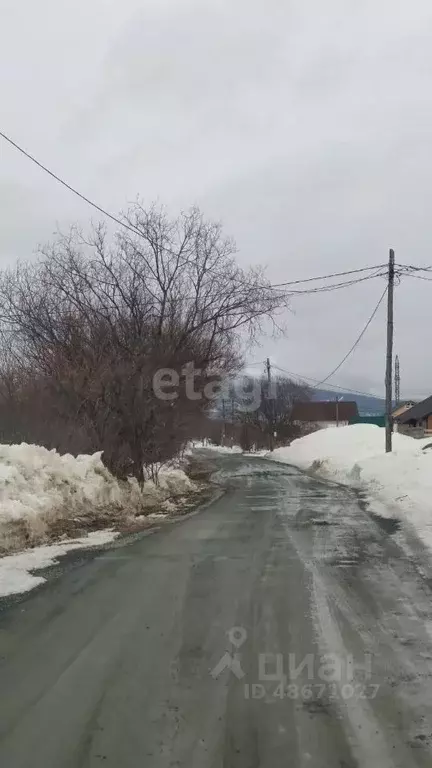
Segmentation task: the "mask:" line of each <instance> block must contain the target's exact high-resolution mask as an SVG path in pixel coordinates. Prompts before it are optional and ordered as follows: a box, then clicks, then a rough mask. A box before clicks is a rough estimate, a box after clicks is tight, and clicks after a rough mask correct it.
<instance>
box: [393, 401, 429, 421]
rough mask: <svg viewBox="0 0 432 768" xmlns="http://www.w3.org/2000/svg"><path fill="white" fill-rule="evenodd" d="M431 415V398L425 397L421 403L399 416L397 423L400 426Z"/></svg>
mask: <svg viewBox="0 0 432 768" xmlns="http://www.w3.org/2000/svg"><path fill="white" fill-rule="evenodd" d="M430 414H432V396H431V397H427V398H426V400H422V401H421V403H417V405H414V406H413V407H412V408H410V409H409V410H408V411H405V413H402V414H401V416H398V422H399V423H400V424H406V423H407V422H408V421H411V419H414V420H415V421H417V420H418V419H424V418H426V416H429V415H430Z"/></svg>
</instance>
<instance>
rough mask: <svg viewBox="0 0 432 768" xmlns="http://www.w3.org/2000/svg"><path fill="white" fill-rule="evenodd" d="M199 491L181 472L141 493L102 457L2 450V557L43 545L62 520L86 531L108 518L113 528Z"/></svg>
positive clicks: (29, 448) (168, 473)
mask: <svg viewBox="0 0 432 768" xmlns="http://www.w3.org/2000/svg"><path fill="white" fill-rule="evenodd" d="M193 487H194V485H193V483H192V482H191V481H190V480H189V478H188V477H187V476H186V474H185V473H184V472H183V471H182V470H181V469H178V468H174V469H172V468H170V467H163V468H162V469H160V472H159V485H158V486H156V485H155V484H154V483H153V482H151V481H148V482H146V483H145V485H144V491H143V492H141V491H140V489H139V487H138V485H137V483H136V482H135V481H134V480H130V481H128V482H123V483H119V482H118V481H117V480H116V478H115V477H114V476H113V475H111V473H110V472H109V471H108V470H107V469H106V467H104V465H103V463H102V460H101V453H95V454H93V455H92V456H90V455H82V456H78V457H76V458H75V457H74V456H71V455H68V454H66V455H60V454H58V453H57V451H55V450H52V451H48V450H47V449H46V448H42V447H41V446H36V445H27V444H25V443H22V444H21V445H0V552H1V551H3V552H8V551H11V550H13V549H15V550H16V549H18V548H20V547H22V546H24V545H27V546H28V545H30V546H31V545H34V544H38V543H43V542H44V541H46V540H47V539H48V533H49V531H51V530H52V528H53V525H55V524H58V523H59V521H71V520H73V521H80V522H82V523H83V527H84V528H85V527H86V523H87V524H88V523H89V521H92V522H94V521H95V520H96V521H98V520H100V519H101V516H103V518H104V524H105V525H107V524H109V523H110V516H115V515H117V516H119V515H120V514H125V513H126V514H129V515H130V516H133V515H135V514H139V513H142V512H145V510H146V509H148V511H151V510H153V508H154V507H157V506H158V505H159V504H161V503H162V502H163V501H165V500H166V499H167V498H168V497H170V498H171V497H179V496H182V495H184V494H185V493H187V492H188V491H191V490H192V489H193ZM111 525H112V521H111ZM93 527H95V526H94V525H93ZM100 527H103V526H102V525H101V526H100ZM75 535H76V534H75Z"/></svg>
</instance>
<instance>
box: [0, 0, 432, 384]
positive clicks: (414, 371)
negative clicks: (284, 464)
mask: <svg viewBox="0 0 432 768" xmlns="http://www.w3.org/2000/svg"><path fill="white" fill-rule="evenodd" d="M88 8H89V6H88V4H85V3H84V0H74V2H72V0H67V2H65V3H62V4H60V5H59V4H58V3H56V2H54V0H41V2H40V3H38V4H37V6H35V5H34V4H33V3H30V1H29V0H23V2H22V3H21V4H20V5H19V6H17V5H16V4H15V3H12V0H4V2H3V5H2V26H1V29H0V73H1V74H0V88H1V96H2V107H3V109H2V114H3V119H2V120H3V122H2V129H3V130H5V131H6V132H10V133H11V134H12V135H13V136H14V137H15V138H16V139H17V140H18V141H20V142H22V143H23V144H24V145H25V146H27V147H28V148H29V149H31V150H32V151H33V152H34V153H35V154H36V155H37V156H38V157H40V158H41V159H43V160H44V161H45V162H46V163H47V164H48V165H49V166H50V167H52V168H53V169H54V170H56V171H57V172H59V173H60V174H62V175H64V176H65V177H66V178H67V179H68V180H69V181H70V182H71V183H72V184H75V185H76V186H78V187H79V188H80V189H81V190H82V191H83V192H84V193H85V194H87V195H89V196H93V197H94V198H96V199H97V201H98V202H100V204H101V205H104V206H106V207H108V208H109V209H111V210H113V211H117V210H118V209H119V208H121V207H124V205H125V203H126V201H127V200H128V199H132V198H134V197H135V195H136V194H137V193H140V194H142V195H143V196H144V199H145V200H147V201H148V202H150V201H152V200H154V199H157V198H158V199H160V200H161V201H163V202H166V203H167V204H168V205H169V206H170V207H171V208H172V210H173V211H175V210H176V209H178V207H179V206H185V205H189V204H191V203H195V202H197V203H198V204H200V205H201V206H202V208H203V209H204V210H205V212H207V213H208V214H209V215H211V216H215V217H218V218H221V219H222V220H223V221H224V223H225V226H226V229H227V231H229V233H231V234H232V235H233V236H234V237H235V238H236V240H237V243H238V246H239V259H240V260H241V261H242V263H244V264H246V263H250V262H263V263H265V264H266V265H267V271H268V275H269V277H271V278H272V279H273V280H275V281H277V282H279V281H282V280H291V279H296V278H302V277H307V276H311V275H314V274H321V273H325V272H332V271H339V270H341V269H344V268H346V269H350V268H353V269H354V268H356V267H360V266H364V265H365V264H373V263H379V262H383V261H385V260H386V258H387V251H388V248H389V247H390V246H393V247H394V248H395V249H396V254H397V258H398V260H399V261H401V262H404V263H420V264H432V248H431V236H430V232H429V226H428V225H429V221H428V219H429V206H430V198H431V191H432V190H431V186H432V182H431V179H432V153H431V151H430V150H431V142H432V139H431V136H432V130H431V129H432V91H431V89H430V71H431V65H432V47H431V45H430V41H431V31H432V7H431V6H430V2H429V1H428V0H413V2H411V3H399V4H395V3H394V2H390V0H379V2H377V0H363V2H362V3H361V4H360V3H358V2H354V0H329V1H328V2H327V3H325V4H323V3H321V2H318V0H313V1H312V2H309V3H304V1H303V0H291V2H290V3H286V2H282V1H280V2H279V1H277V0H269V1H268V2H266V3H264V2H263V0H260V2H258V0H252V2H246V0H236V2H235V3H233V2H228V0H218V1H217V2H216V0H207V2H206V3H205V4H204V3H202V2H198V1H195V2H194V1H193V0H176V2H174V0H162V1H161V0H159V1H158V2H156V0H153V1H152V2H150V1H147V2H146V3H145V4H144V5H143V4H142V2H138V0H125V2H124V3H123V4H121V5H119V4H118V3H117V2H114V0H110V1H109V2H107V1H106V0H95V1H94V2H93V3H92V4H91V7H90V10H88ZM0 168H1V178H0V202H1V204H2V212H3V224H2V228H1V233H0V256H1V258H2V261H3V263H5V262H8V263H10V262H11V261H12V260H13V259H14V258H17V257H23V256H31V253H32V250H33V248H34V247H35V246H36V245H37V243H38V242H40V241H43V240H45V239H48V238H50V237H51V235H52V232H53V230H54V229H56V224H57V223H58V224H59V225H60V226H66V225H67V223H68V222H71V221H74V220H76V219H78V220H80V221H82V222H85V221H86V220H88V219H89V218H92V217H93V216H94V213H93V212H92V211H91V209H88V208H87V207H86V206H85V205H84V204H83V203H81V202H80V201H78V200H76V199H75V198H73V196H71V195H70V194H69V193H68V192H66V191H65V190H62V189H61V188H59V187H58V186H56V185H55V182H53V181H52V180H51V179H49V178H48V177H45V176H44V175H43V174H42V173H41V172H40V171H39V170H38V169H36V168H33V167H31V165H30V164H29V163H28V162H27V161H25V160H23V159H22V158H20V157H19V156H18V155H16V154H15V153H14V152H13V150H12V149H10V148H9V147H7V146H5V145H0ZM431 290H432V284H431V285H429V283H427V282H423V281H420V280H415V279H409V278H406V279H405V280H404V281H403V283H402V285H401V286H400V287H399V288H398V290H397V294H396V347H397V351H398V352H399V354H400V357H401V363H402V379H403V382H402V384H403V386H402V390H403V392H402V393H403V394H404V395H406V396H408V395H414V394H424V393H425V394H427V393H429V391H430V382H431V379H432V363H430V362H429V360H428V355H427V352H426V350H427V329H428V327H429V323H430V317H429V316H430V310H429V307H430V304H431V302H430V295H431V294H430V291H431ZM381 291H382V281H376V282H370V283H365V284H364V285H359V286H356V287H353V288H350V289H347V290H346V291H343V292H336V293H333V294H329V295H326V296H320V297H313V296H311V297H303V298H299V299H296V300H295V301H294V302H293V309H294V313H293V314H291V315H288V316H287V318H286V324H287V329H288V336H287V339H286V340H279V341H277V342H275V341H273V340H268V339H266V340H264V341H263V347H262V348H261V350H259V351H258V352H257V353H256V356H255V359H257V360H258V359H260V358H261V357H262V356H264V355H266V354H267V353H269V354H271V355H272V356H273V357H274V359H275V360H276V361H278V362H279V364H280V365H282V366H283V367H286V368H288V369H289V370H294V371H299V372H301V373H304V374H306V375H310V376H313V377H317V378H320V377H322V376H324V375H326V374H327V373H328V372H329V370H331V369H332V368H333V367H334V366H335V365H336V364H337V363H338V361H339V360H340V359H341V358H342V356H343V355H344V354H345V352H346V351H347V350H348V348H349V346H350V345H351V343H352V342H353V341H354V338H355V337H356V336H357V334H358V332H359V330H360V328H361V327H362V325H363V324H364V323H365V321H366V319H367V317H368V315H369V314H370V312H371V311H372V309H373V306H374V304H375V303H376V301H377V300H378V297H379V295H380V293H381ZM384 314H385V313H384V308H383V311H382V312H380V314H379V315H378V317H377V318H376V320H375V322H374V325H373V326H372V327H371V328H370V330H369V332H368V334H367V336H366V337H365V339H364V340H363V342H362V344H361V346H360V347H359V348H358V350H357V351H356V353H355V355H354V356H353V357H352V358H351V359H350V360H349V361H348V362H347V363H346V364H345V366H344V367H343V368H342V369H341V371H340V372H339V373H338V374H337V377H336V381H337V383H340V384H342V385H345V386H351V387H354V388H356V387H360V388H361V389H366V390H369V389H370V390H372V391H376V392H382V389H383V369H384V350H383V344H384V338H385V322H384ZM421 350H424V351H421Z"/></svg>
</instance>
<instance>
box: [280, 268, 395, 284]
mask: <svg viewBox="0 0 432 768" xmlns="http://www.w3.org/2000/svg"><path fill="white" fill-rule="evenodd" d="M385 266H386V265H385V264H375V265H374V266H372V267H361V269H350V270H347V271H346V272H333V274H330V275H320V276H319V277H307V278H305V279H304V280H290V281H288V282H285V283H272V284H271V286H270V287H271V288H284V287H286V286H287V285H299V284H300V283H312V282H316V281H317V280H329V279H330V278H333V277H345V275H355V274H358V273H359V272H368V271H371V270H374V269H382V268H383V267H385Z"/></svg>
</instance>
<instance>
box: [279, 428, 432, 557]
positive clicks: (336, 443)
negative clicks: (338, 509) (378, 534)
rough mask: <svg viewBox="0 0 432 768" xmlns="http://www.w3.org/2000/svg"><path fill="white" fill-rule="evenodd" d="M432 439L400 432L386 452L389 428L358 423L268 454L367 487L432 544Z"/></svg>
mask: <svg viewBox="0 0 432 768" xmlns="http://www.w3.org/2000/svg"><path fill="white" fill-rule="evenodd" d="M431 442H432V441H431V440H428V439H426V440H414V439H413V438H411V437H407V436H405V435H400V434H397V433H396V434H394V435H393V452H392V453H390V454H386V453H385V450H384V444H385V441H384V429H382V428H381V427H376V426H373V425H370V424H356V425H353V426H350V427H341V428H339V429H333V428H330V429H322V430H319V431H317V432H313V433H312V434H310V435H307V436H306V437H302V438H300V439H298V440H294V441H293V443H292V444H291V445H290V446H288V447H286V448H278V449H277V450H275V451H274V453H273V454H272V455H269V457H268V458H271V459H272V460H274V461H279V462H283V463H286V464H292V465H294V466H296V467H299V468H300V469H305V470H312V471H314V472H315V473H316V474H318V475H320V476H322V477H325V478H328V479H330V480H334V481H336V482H339V483H343V484H345V485H350V486H353V487H355V488H360V489H363V490H366V492H367V493H368V496H369V498H370V501H371V503H372V504H373V503H375V509H376V510H377V511H379V514H381V515H387V516H395V515H398V516H399V517H402V518H405V519H406V520H408V521H409V522H410V523H412V524H413V525H414V526H415V528H416V530H417V533H418V535H419V536H420V537H421V538H422V540H423V541H424V542H425V543H426V544H427V546H429V547H430V548H431V549H432V450H423V446H425V445H427V444H430V443H431Z"/></svg>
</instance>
